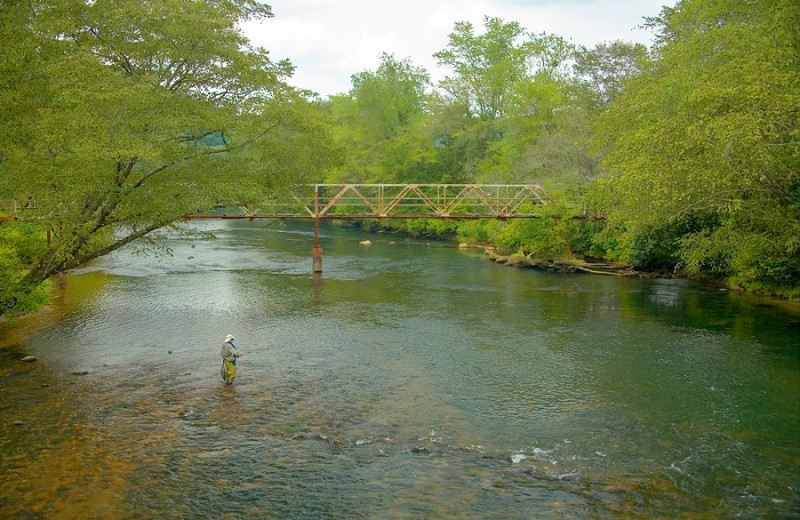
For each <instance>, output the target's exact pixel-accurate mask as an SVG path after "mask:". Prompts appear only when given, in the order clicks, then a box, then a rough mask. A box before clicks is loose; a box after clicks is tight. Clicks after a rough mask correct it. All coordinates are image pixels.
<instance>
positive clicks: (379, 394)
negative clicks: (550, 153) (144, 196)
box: [0, 220, 800, 520]
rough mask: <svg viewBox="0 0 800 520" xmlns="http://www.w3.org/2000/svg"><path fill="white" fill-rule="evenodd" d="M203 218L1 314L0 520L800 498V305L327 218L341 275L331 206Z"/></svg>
mask: <svg viewBox="0 0 800 520" xmlns="http://www.w3.org/2000/svg"><path fill="white" fill-rule="evenodd" d="M191 226H192V227H193V228H196V229H199V230H202V231H209V232H213V233H214V234H215V235H216V238H215V239H205V240H201V239H198V238H192V237H189V236H184V235H180V234H174V235H173V236H171V237H170V239H169V244H170V246H171V248H172V251H173V253H172V256H142V255H139V254H137V251H136V250H135V249H134V248H129V249H126V250H123V251H118V252H116V253H114V254H112V255H110V256H108V257H105V258H102V259H100V260H98V261H96V262H95V263H93V264H92V265H90V266H88V267H86V268H83V269H79V270H76V271H74V272H73V273H71V274H70V275H69V276H65V277H61V278H58V279H56V280H55V281H54V285H55V289H56V298H55V301H54V303H53V305H52V307H51V308H50V309H49V310H48V311H44V312H42V313H39V314H36V315H34V316H30V317H26V318H24V319H20V320H17V321H14V322H4V323H0V338H2V339H0V358H1V359H2V364H1V365H2V368H0V403H1V404H0V432H1V435H0V517H2V518H8V519H32V518H43V519H57V520H67V519H149V518H158V519H205V518H220V519H226V520H231V519H244V518H264V519H268V518H276V519H278V518H279V519H285V518H313V519H326V518H329V519H359V518H377V519H412V518H413V519H417V518H439V519H466V518H477V519H527V518H565V519H582V518H613V519H617V518H619V519H623V518H624V519H628V518H642V519H649V518H687V519H688V518H691V519H706V518H707V519H716V518H777V519H781V518H786V519H788V518H797V516H798V515H800V377H799V376H800V313H798V312H796V311H794V310H792V308H791V307H790V308H785V309H781V308H779V307H775V306H771V305H768V304H765V303H763V302H761V301H759V300H758V299H756V298H753V297H750V296H747V295H743V294H738V293H733V292H724V291H720V290H719V289H718V288H716V287H711V286H707V285H701V284H697V283H693V282H689V281H685V280H661V279H650V280H640V279H625V278H615V277H610V276H608V277H605V276H594V275H574V274H573V275H567V274H550V273H543V272H540V271H535V270H530V269H518V268H510V267H505V266H500V265H497V264H494V263H491V262H489V261H487V260H486V259H485V258H484V256H483V253H482V252H481V251H479V250H459V249H457V248H454V247H452V246H447V245H446V244H442V243H435V242H426V241H422V240H417V239H412V238H404V237H399V236H396V235H391V234H365V233H362V232H360V231H357V230H354V229H350V228H345V227H341V226H334V225H330V224H326V223H323V225H322V226H321V244H322V247H323V251H324V259H323V261H324V273H322V275H321V276H320V275H318V274H317V275H314V274H312V273H311V246H312V243H313V227H312V225H311V224H310V223H308V222H304V223H302V222H301V223H298V222H287V223H280V222H270V221H253V222H249V221H222V220H219V221H203V222H194V223H192V224H191ZM363 240H371V241H372V244H371V245H363V244H360V242H361V241H363ZM229 333H230V334H233V335H235V336H236V338H237V340H236V343H237V346H238V347H239V348H240V349H241V350H242V351H243V352H244V356H243V357H242V358H241V361H240V365H239V378H238V379H237V381H236V383H235V384H234V385H233V386H226V385H223V384H222V383H221V380H220V377H219V365H220V359H219V350H220V347H221V344H222V341H223V339H224V337H225V335H226V334H229ZM28 355H33V356H36V357H37V358H38V361H36V362H34V363H23V362H21V361H20V359H21V358H23V357H24V356H28Z"/></svg>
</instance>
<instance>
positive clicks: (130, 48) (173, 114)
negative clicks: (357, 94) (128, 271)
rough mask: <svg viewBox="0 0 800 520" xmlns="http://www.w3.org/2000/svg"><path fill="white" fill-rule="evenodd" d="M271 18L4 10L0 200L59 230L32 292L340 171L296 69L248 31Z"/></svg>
mask: <svg viewBox="0 0 800 520" xmlns="http://www.w3.org/2000/svg"><path fill="white" fill-rule="evenodd" d="M267 16H270V9H269V7H268V6H266V5H265V4H261V3H259V2H257V1H255V0H210V1H203V2H175V1H171V0H156V1H151V2H145V3H142V2H139V1H135V0H115V1H114V2H111V1H99V0H98V1H96V2H85V1H83V0H58V1H56V0H16V1H14V2H7V3H4V4H3V7H2V10H0V37H2V41H3V42H4V45H3V48H2V49H0V52H1V53H2V59H0V67H2V71H1V72H2V74H0V76H1V78H0V86H2V88H0V102H1V103H2V105H0V106H2V111H0V193H2V194H3V195H4V198H17V199H22V200H25V199H27V198H32V199H33V200H34V201H36V203H37V204H38V205H39V206H40V207H43V208H44V210H45V211H46V212H47V213H48V214H49V220H48V222H49V223H50V224H51V226H52V228H53V230H54V232H55V240H54V242H53V247H52V248H51V249H48V250H47V251H45V252H43V253H42V254H41V256H40V257H38V258H36V259H35V261H34V262H33V264H32V265H31V266H30V272H29V274H28V278H29V282H30V283H29V284H28V285H30V286H34V285H36V283H37V282H39V281H41V280H44V279H46V278H47V277H48V276H50V275H51V274H53V273H56V272H59V271H63V270H66V269H70V268H72V267H75V266H77V265H80V264H82V263H84V262H86V261H89V260H91V259H93V258H96V257H97V256H100V255H103V254H106V253H108V252H110V251H112V250H114V249H117V248H119V247H121V246H123V245H125V244H127V243H130V242H132V241H134V240H137V239H140V238H143V237H147V236H149V234H150V233H152V232H153V231H154V230H157V229H159V228H161V227H164V226H169V225H170V224H171V223H172V222H175V221H176V220H179V219H180V218H181V217H182V216H183V215H185V214H187V213H191V212H195V211H197V210H198V209H200V210H203V209H208V208H211V207H213V206H215V205H220V204H225V205H241V204H249V203H255V202H259V201H261V200H263V199H264V198H265V196H266V194H267V193H268V192H270V191H271V190H273V189H274V188H276V187H278V186H280V185H282V184H285V183H290V182H297V181H304V180H306V179H307V178H308V175H309V173H308V172H314V173H315V174H316V175H317V179H321V178H322V177H323V176H324V171H325V170H326V169H327V168H328V167H329V166H330V165H332V164H335V163H336V161H337V153H338V150H337V148H336V147H335V146H331V145H330V144H329V143H330V142H331V140H330V139H329V137H328V131H329V127H328V125H327V124H326V123H325V122H324V121H323V120H322V119H321V118H320V116H319V111H318V110H317V108H316V107H315V106H314V105H312V104H310V103H309V102H307V101H306V100H305V99H304V98H303V95H302V93H300V92H297V91H295V90H294V89H292V88H290V87H288V86H287V85H286V83H285V79H286V78H287V77H288V76H289V75H290V74H291V73H292V71H293V66H292V65H291V64H290V63H289V62H287V61H278V62H274V61H272V60H270V59H269V57H268V55H267V52H266V51H265V50H264V49H260V48H255V47H253V46H251V45H250V44H249V42H248V41H247V40H246V38H244V36H243V35H242V34H241V33H240V29H239V24H240V22H242V21H244V20H248V19H252V18H263V17H267ZM40 216H44V214H43V213H40Z"/></svg>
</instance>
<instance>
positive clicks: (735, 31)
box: [598, 0, 800, 293]
mask: <svg viewBox="0 0 800 520" xmlns="http://www.w3.org/2000/svg"><path fill="white" fill-rule="evenodd" d="M649 23H650V24H651V25H652V26H653V27H655V28H656V29H658V30H659V31H660V32H659V34H658V45H657V47H656V48H655V52H654V56H653V59H652V60H651V61H650V62H649V63H647V64H646V65H645V67H644V69H643V72H642V74H640V75H639V76H637V77H635V78H633V79H631V80H630V81H629V83H628V84H627V86H626V88H625V91H624V92H623V93H622V95H620V96H619V97H618V98H617V99H616V100H615V101H613V102H612V103H611V104H610V105H609V107H608V111H607V113H606V114H605V115H604V116H603V117H602V120H601V121H602V126H600V127H599V130H598V133H599V134H604V135H608V136H611V140H610V142H609V143H607V144H608V145H609V146H610V151H609V155H608V157H607V161H606V167H607V168H608V169H609V170H610V171H612V172H613V173H614V174H615V176H614V177H612V178H611V179H609V181H608V184H609V185H610V186H611V187H612V188H613V190H614V192H615V193H616V197H617V202H618V206H617V211H616V214H615V217H616V218H617V219H619V220H620V221H621V222H623V223H624V224H625V226H626V228H627V229H628V232H629V233H637V232H640V231H646V230H648V229H654V228H655V229H657V228H658V227H663V226H667V227H670V228H672V229H677V228H678V226H677V225H676V224H679V223H686V222H693V223H694V224H693V225H692V226H688V227H685V228H684V230H685V231H684V233H683V234H682V235H680V236H679V237H677V238H676V240H677V242H676V244H677V246H678V249H679V255H680V259H681V262H682V265H683V267H684V268H685V269H686V270H687V271H688V272H690V273H694V274H699V275H713V276H730V277H731V280H732V282H733V283H741V284H744V285H745V286H747V287H750V288H753V289H757V288H763V289H765V290H768V291H774V290H779V291H784V292H788V293H792V292H794V293H797V292H798V291H800V290H799V289H798V280H800V255H798V253H799V252H800V240H798V238H797V237H798V236H800V177H799V176H798V173H800V146H798V143H799V142H800V139H798V137H800V129H799V128H798V125H797V107H798V106H800V76H798V74H797V71H798V70H800V53H798V41H799V39H798V27H800V7H798V6H797V3H796V2H793V1H791V0H757V1H752V2H741V1H737V0H717V1H713V2H712V1H709V0H683V1H681V2H678V4H677V5H676V6H675V7H674V8H665V9H664V10H663V12H662V15H661V16H660V17H658V18H654V19H651V20H650V21H649ZM723 252H724V253H723Z"/></svg>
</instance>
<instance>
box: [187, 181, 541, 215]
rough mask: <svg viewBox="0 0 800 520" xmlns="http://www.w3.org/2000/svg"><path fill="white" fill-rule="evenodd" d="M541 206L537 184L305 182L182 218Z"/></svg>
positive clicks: (527, 211)
mask: <svg viewBox="0 0 800 520" xmlns="http://www.w3.org/2000/svg"><path fill="white" fill-rule="evenodd" d="M546 204H547V199H546V197H545V194H544V190H543V189H542V187H541V186H539V185H537V184H308V185H303V186H294V187H292V189H291V190H290V191H289V193H288V194H287V193H280V194H277V195H276V197H275V198H274V199H271V200H270V201H269V202H267V203H264V204H261V205H259V206H256V207H249V206H248V207H244V206H242V207H240V208H239V210H240V211H239V212H237V213H218V212H213V213H204V214H193V215H188V216H187V218H310V219H353V220H363V219H374V218H378V219H385V218H388V219H409V218H438V219H462V220H463V219H481V218H497V219H509V218H538V217H540V216H541V215H539V214H538V213H537V211H536V210H537V208H541V207H542V206H545V205H546Z"/></svg>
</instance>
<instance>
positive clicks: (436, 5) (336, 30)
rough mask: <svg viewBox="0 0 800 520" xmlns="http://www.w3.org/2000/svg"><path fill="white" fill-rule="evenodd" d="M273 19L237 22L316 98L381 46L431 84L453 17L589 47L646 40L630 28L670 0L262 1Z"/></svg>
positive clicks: (366, 65) (343, 81) (478, 26)
mask: <svg viewBox="0 0 800 520" xmlns="http://www.w3.org/2000/svg"><path fill="white" fill-rule="evenodd" d="M265 1H266V3H268V4H269V5H271V6H272V12H273V14H274V15H275V17H274V18H271V19H269V20H265V21H262V22H259V23H248V24H245V25H244V27H243V29H244V32H245V34H246V35H247V36H248V37H249V38H250V40H251V41H252V43H253V44H254V45H257V46H261V47H264V48H265V49H267V50H268V51H269V52H270V57H271V58H272V59H273V60H280V59H284V58H288V59H289V60H291V62H292V63H293V64H294V65H295V66H296V67H297V70H296V71H295V74H294V76H293V77H292V79H291V80H290V81H289V83H290V84H292V85H294V86H296V87H301V88H306V89H310V90H313V91H315V92H317V93H319V94H320V95H321V96H322V97H323V98H325V97H327V96H328V95H331V94H338V93H343V92H348V91H349V90H350V87H351V85H350V76H351V75H353V74H355V73H358V72H362V71H364V70H375V69H376V68H377V67H378V65H379V63H380V55H381V53H383V52H386V53H388V54H394V56H395V58H397V59H398V60H402V59H404V58H408V59H409V60H410V61H411V62H412V63H413V64H414V65H415V66H418V67H424V68H425V69H426V70H427V71H428V73H429V74H430V75H431V79H432V80H433V82H434V83H436V82H437V81H438V80H440V79H442V78H443V77H444V76H445V75H446V74H447V73H449V71H448V70H446V69H440V68H439V67H438V65H437V64H436V60H435V59H434V58H433V53H435V52H438V51H440V50H442V49H444V48H446V47H447V43H448V42H449V35H450V33H451V32H453V25H454V23H455V22H471V23H472V24H473V25H474V26H475V30H476V33H477V34H483V18H484V16H489V17H498V18H501V19H502V20H503V21H504V22H519V24H520V25H521V26H522V27H523V28H525V29H526V30H528V31H530V32H533V33H537V34H538V33H541V32H547V33H550V34H557V35H559V36H562V37H564V38H566V39H567V40H570V41H572V43H575V44H580V45H585V46H587V47H591V46H594V45H596V44H597V43H600V42H602V41H613V40H624V41H633V42H640V43H644V44H646V45H650V44H651V42H652V37H653V34H652V32H651V31H649V30H644V29H640V28H637V26H639V25H641V24H642V22H643V18H644V17H646V16H655V15H658V14H659V13H660V12H661V7H662V5H669V6H674V5H675V3H676V0H462V1H455V0H400V1H397V0H393V1H386V0H265Z"/></svg>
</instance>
